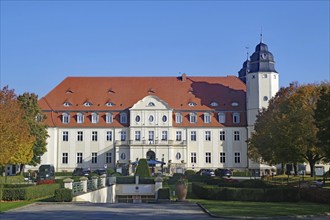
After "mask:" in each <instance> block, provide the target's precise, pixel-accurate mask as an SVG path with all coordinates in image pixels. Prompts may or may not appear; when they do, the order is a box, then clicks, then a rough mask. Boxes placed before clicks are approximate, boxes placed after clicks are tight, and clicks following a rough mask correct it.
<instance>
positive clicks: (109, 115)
mask: <svg viewBox="0 0 330 220" xmlns="http://www.w3.org/2000/svg"><path fill="white" fill-rule="evenodd" d="M105 123H107V124H112V123H113V115H112V113H111V112H107V113H106V114H105Z"/></svg>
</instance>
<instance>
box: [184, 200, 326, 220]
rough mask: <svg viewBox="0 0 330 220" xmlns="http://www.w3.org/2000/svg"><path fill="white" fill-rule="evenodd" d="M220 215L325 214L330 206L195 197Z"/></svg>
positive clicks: (212, 211) (213, 212)
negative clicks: (200, 198)
mask: <svg viewBox="0 0 330 220" xmlns="http://www.w3.org/2000/svg"><path fill="white" fill-rule="evenodd" d="M190 201H192V202H198V203H199V204H201V205H203V206H204V207H205V208H206V209H208V210H209V211H210V212H211V213H212V214H214V215H218V216H251V217H266V216H268V217H271V216H296V215H324V214H325V213H330V206H329V205H326V204H316V203H307V202H298V203H288V202H278V203H275V202H262V203H261V202H238V201H215V200H199V199H193V200H190Z"/></svg>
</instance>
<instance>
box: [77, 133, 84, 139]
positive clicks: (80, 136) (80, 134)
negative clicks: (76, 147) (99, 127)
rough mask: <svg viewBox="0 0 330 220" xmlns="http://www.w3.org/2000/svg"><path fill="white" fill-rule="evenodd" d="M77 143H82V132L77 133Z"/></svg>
mask: <svg viewBox="0 0 330 220" xmlns="http://www.w3.org/2000/svg"><path fill="white" fill-rule="evenodd" d="M77 141H83V132H82V131H77Z"/></svg>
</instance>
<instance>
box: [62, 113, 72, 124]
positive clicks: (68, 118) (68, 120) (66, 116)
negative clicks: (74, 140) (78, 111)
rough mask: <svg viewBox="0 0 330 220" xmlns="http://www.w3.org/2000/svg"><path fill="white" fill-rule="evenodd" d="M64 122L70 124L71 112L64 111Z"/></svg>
mask: <svg viewBox="0 0 330 220" xmlns="http://www.w3.org/2000/svg"><path fill="white" fill-rule="evenodd" d="M62 123H63V124H69V123H70V114H69V113H67V112H63V114H62Z"/></svg>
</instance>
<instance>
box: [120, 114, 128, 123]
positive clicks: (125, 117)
mask: <svg viewBox="0 0 330 220" xmlns="http://www.w3.org/2000/svg"><path fill="white" fill-rule="evenodd" d="M120 123H122V124H126V123H127V113H126V112H122V113H120Z"/></svg>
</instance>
